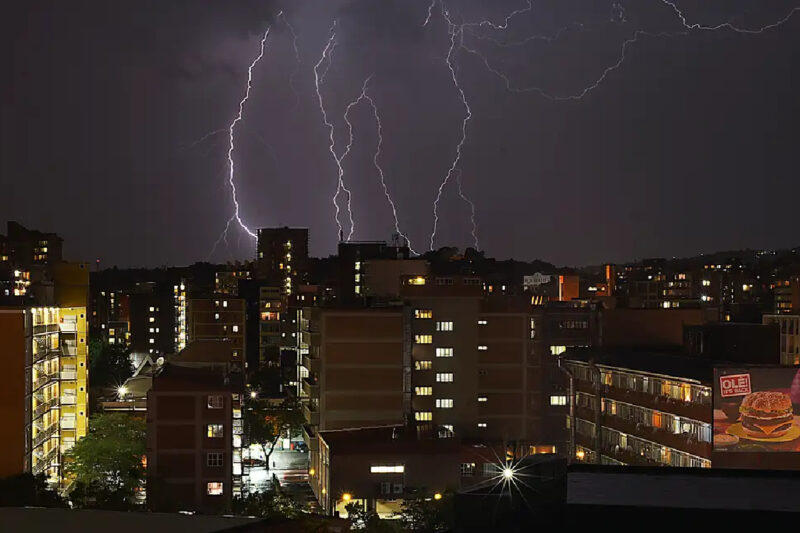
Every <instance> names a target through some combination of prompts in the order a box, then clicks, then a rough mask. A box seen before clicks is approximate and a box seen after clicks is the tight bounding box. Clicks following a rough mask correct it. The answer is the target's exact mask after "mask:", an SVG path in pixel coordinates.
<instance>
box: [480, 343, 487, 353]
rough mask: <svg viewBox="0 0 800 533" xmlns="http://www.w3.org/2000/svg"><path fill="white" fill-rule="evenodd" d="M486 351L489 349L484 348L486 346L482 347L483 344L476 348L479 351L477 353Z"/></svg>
mask: <svg viewBox="0 0 800 533" xmlns="http://www.w3.org/2000/svg"><path fill="white" fill-rule="evenodd" d="M488 349H489V347H488V346H486V345H483V344H481V345H480V346H478V350H479V351H481V352H485V351H486V350H488Z"/></svg>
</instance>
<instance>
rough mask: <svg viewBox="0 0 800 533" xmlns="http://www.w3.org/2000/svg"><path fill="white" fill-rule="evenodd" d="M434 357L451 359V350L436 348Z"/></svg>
mask: <svg viewBox="0 0 800 533" xmlns="http://www.w3.org/2000/svg"><path fill="white" fill-rule="evenodd" d="M436 357H453V349H452V348H436Z"/></svg>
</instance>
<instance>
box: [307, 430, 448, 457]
mask: <svg viewBox="0 0 800 533" xmlns="http://www.w3.org/2000/svg"><path fill="white" fill-rule="evenodd" d="M319 436H320V438H321V439H322V440H324V441H325V443H326V444H327V445H328V448H329V449H330V451H331V453H336V454H348V455H349V454H359V453H374V452H397V453H421V454H426V453H454V452H456V451H457V450H458V449H459V447H460V445H461V443H460V441H459V439H456V438H438V432H437V431H436V430H435V428H434V427H433V426H429V425H424V426H403V425H388V426H377V427H369V428H358V429H334V430H329V431H321V432H320V433H319Z"/></svg>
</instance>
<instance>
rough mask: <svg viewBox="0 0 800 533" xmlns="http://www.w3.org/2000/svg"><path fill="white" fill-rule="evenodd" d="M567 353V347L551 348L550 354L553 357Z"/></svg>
mask: <svg viewBox="0 0 800 533" xmlns="http://www.w3.org/2000/svg"><path fill="white" fill-rule="evenodd" d="M566 351H567V347H566V346H551V347H550V353H551V354H552V355H561V354H562V353H564V352H566Z"/></svg>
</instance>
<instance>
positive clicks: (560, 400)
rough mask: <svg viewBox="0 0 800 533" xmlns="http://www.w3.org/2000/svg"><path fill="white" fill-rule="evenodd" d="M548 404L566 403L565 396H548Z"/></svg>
mask: <svg viewBox="0 0 800 533" xmlns="http://www.w3.org/2000/svg"><path fill="white" fill-rule="evenodd" d="M550 405H567V397H566V396H550Z"/></svg>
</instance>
